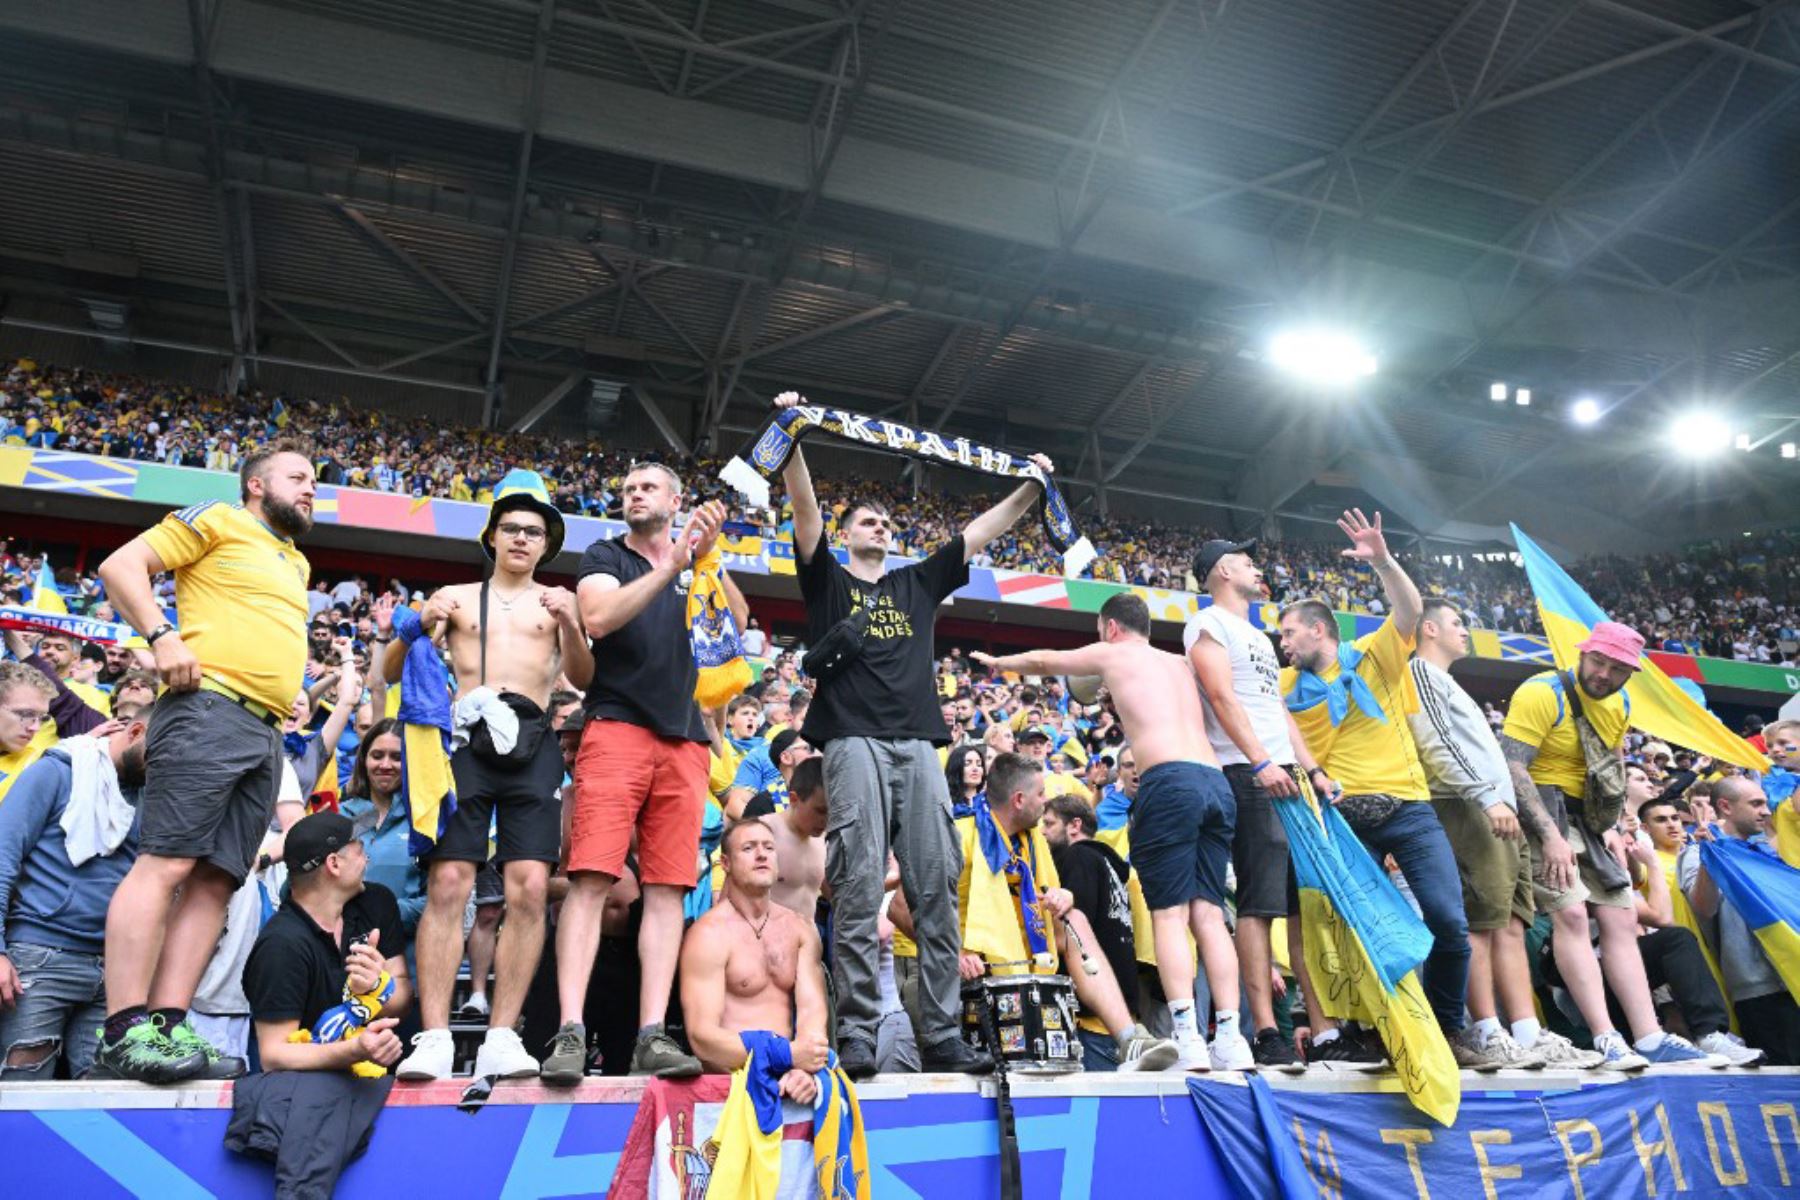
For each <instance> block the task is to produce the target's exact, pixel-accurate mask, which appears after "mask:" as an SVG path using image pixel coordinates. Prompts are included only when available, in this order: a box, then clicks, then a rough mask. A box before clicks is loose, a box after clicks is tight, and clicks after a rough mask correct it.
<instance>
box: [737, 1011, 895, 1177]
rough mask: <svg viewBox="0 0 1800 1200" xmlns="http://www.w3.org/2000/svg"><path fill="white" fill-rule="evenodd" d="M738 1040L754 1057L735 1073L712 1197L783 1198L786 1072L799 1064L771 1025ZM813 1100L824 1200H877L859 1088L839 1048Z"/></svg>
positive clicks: (819, 1077) (816, 1165)
mask: <svg viewBox="0 0 1800 1200" xmlns="http://www.w3.org/2000/svg"><path fill="white" fill-rule="evenodd" d="M738 1037H739V1038H740V1039H741V1040H742V1041H743V1043H744V1049H745V1050H747V1051H748V1052H749V1055H750V1057H749V1058H748V1059H747V1060H746V1061H745V1063H744V1065H743V1066H741V1067H739V1068H738V1069H737V1070H736V1071H734V1072H732V1075H731V1091H730V1093H729V1094H728V1095H727V1096H726V1097H725V1108H724V1111H722V1112H720V1113H719V1126H718V1129H717V1130H716V1131H715V1132H714V1133H713V1139H714V1140H715V1141H716V1142H717V1143H718V1147H719V1151H718V1157H717V1158H716V1159H715V1160H714V1162H713V1169H712V1177H711V1178H710V1179H709V1180H708V1181H707V1185H706V1194H707V1195H708V1196H727V1197H731V1198H732V1200H776V1197H777V1196H779V1195H780V1194H781V1140H782V1115H781V1090H780V1088H781V1077H782V1075H783V1074H785V1073H786V1072H787V1071H788V1070H789V1069H790V1068H791V1067H792V1066H793V1062H794V1060H793V1051H792V1047H791V1046H790V1044H789V1042H788V1040H787V1039H786V1038H784V1037H781V1036H779V1035H777V1034H773V1033H770V1032H769V1031H767V1030H764V1029H750V1030H745V1031H744V1032H742V1033H740V1034H739V1035H738ZM813 1079H814V1080H815V1081H816V1082H817V1083H818V1085H819V1096H818V1099H817V1100H815V1101H814V1102H813V1174H814V1176H815V1177H816V1178H817V1180H818V1184H819V1196H820V1197H821V1200H869V1147H868V1141H867V1139H866V1137H865V1136H864V1134H863V1123H862V1106H861V1105H860V1104H858V1103H857V1099H856V1088H855V1086H854V1085H853V1084H851V1082H850V1077H849V1076H848V1075H846V1074H845V1073H844V1071H843V1068H842V1067H840V1066H839V1065H838V1058H837V1055H836V1054H835V1053H832V1052H829V1051H828V1052H827V1059H826V1063H825V1066H824V1068H823V1069H822V1070H820V1071H817V1072H815V1073H814V1075H813Z"/></svg>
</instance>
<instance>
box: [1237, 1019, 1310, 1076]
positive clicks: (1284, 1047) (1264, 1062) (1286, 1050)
mask: <svg viewBox="0 0 1800 1200" xmlns="http://www.w3.org/2000/svg"><path fill="white" fill-rule="evenodd" d="M1250 1053H1251V1054H1252V1055H1254V1056H1255V1057H1256V1066H1257V1069H1258V1070H1262V1071H1286V1072H1288V1073H1289V1074H1291V1075H1299V1074H1301V1073H1302V1072H1304V1071H1305V1070H1306V1064H1305V1063H1303V1062H1301V1061H1300V1056H1299V1055H1298V1054H1295V1053H1294V1048H1293V1047H1292V1046H1290V1045H1288V1044H1287V1039H1286V1038H1284V1037H1282V1036H1281V1031H1280V1030H1279V1029H1265V1030H1263V1031H1261V1032H1260V1033H1258V1034H1257V1035H1256V1039H1255V1040H1254V1041H1252V1042H1251V1043H1250Z"/></svg>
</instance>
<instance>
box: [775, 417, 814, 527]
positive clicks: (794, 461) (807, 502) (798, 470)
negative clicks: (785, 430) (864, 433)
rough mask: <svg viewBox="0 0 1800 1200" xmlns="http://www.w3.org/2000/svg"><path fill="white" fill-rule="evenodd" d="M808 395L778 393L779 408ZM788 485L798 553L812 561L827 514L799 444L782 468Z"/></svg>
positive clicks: (785, 482) (783, 482)
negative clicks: (820, 503)
mask: <svg viewBox="0 0 1800 1200" xmlns="http://www.w3.org/2000/svg"><path fill="white" fill-rule="evenodd" d="M805 400H806V397H804V396H802V395H801V394H800V393H799V392H783V393H781V395H779V396H777V397H775V407H776V408H792V407H794V405H796V404H802V403H804V402H805ZM781 482H782V484H783V485H785V486H786V488H787V494H788V503H790V504H792V505H793V506H794V557H795V558H797V559H799V560H800V561H801V562H811V561H812V555H813V551H814V550H815V549H817V548H818V545H819V535H820V534H821V533H824V532H825V517H824V515H823V514H822V513H821V512H820V511H819V497H818V496H817V495H815V494H814V493H813V482H812V472H811V471H809V470H808V469H807V467H806V454H805V453H804V452H803V451H802V450H801V449H800V447H799V446H798V445H796V446H795V447H794V453H793V454H792V455H791V456H790V457H789V458H788V463H787V466H786V467H785V468H783V469H782V472H781Z"/></svg>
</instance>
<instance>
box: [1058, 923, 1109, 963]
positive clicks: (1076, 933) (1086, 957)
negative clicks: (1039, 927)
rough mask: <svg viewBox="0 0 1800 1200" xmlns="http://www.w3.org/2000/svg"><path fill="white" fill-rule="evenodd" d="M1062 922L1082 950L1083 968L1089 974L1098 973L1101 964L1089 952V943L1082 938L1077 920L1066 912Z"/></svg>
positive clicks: (1077, 947)
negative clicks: (1076, 923)
mask: <svg viewBox="0 0 1800 1200" xmlns="http://www.w3.org/2000/svg"><path fill="white" fill-rule="evenodd" d="M1062 923H1063V928H1064V929H1066V930H1068V931H1069V936H1070V937H1071V938H1073V939H1074V941H1075V948H1076V949H1077V950H1079V951H1081V969H1082V970H1083V971H1086V972H1087V973H1088V974H1089V975H1098V974H1099V973H1100V964H1099V963H1098V962H1096V961H1094V956H1093V955H1091V954H1089V953H1088V948H1087V943H1086V942H1084V941H1082V940H1081V931H1080V930H1078V929H1076V928H1075V922H1073V921H1071V920H1069V918H1068V916H1067V915H1066V914H1065V915H1064V917H1063V919H1062Z"/></svg>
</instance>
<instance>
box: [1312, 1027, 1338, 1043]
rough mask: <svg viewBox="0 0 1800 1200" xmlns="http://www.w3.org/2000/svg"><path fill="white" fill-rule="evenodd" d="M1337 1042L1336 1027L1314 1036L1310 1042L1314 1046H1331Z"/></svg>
mask: <svg viewBox="0 0 1800 1200" xmlns="http://www.w3.org/2000/svg"><path fill="white" fill-rule="evenodd" d="M1337 1040H1338V1030H1337V1027H1336V1026H1335V1025H1334V1026H1333V1027H1331V1028H1330V1029H1327V1030H1326V1031H1325V1032H1324V1033H1321V1034H1318V1035H1316V1036H1315V1037H1314V1038H1313V1040H1312V1044H1313V1045H1315V1046H1329V1045H1331V1043H1333V1042H1335V1041H1337Z"/></svg>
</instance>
